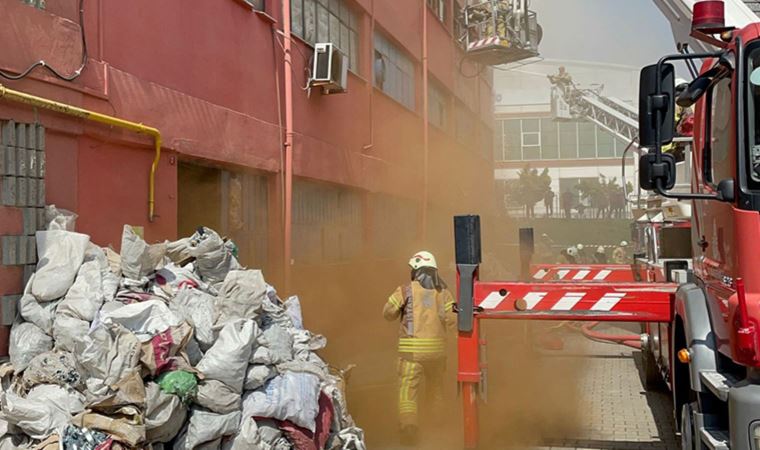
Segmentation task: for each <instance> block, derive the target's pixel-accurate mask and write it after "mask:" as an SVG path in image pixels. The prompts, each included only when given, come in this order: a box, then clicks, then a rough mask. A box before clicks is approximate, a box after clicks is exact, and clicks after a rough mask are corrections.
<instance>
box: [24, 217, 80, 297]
mask: <svg viewBox="0 0 760 450" xmlns="http://www.w3.org/2000/svg"><path fill="white" fill-rule="evenodd" d="M89 242H90V237H89V236H87V235H86V234H80V233H74V232H71V231H63V230H54V231H38V232H37V254H38V255H39V261H38V262H37V272H36V273H35V276H34V282H33V283H32V294H34V296H35V297H36V298H37V300H39V301H46V302H49V301H51V300H57V299H59V298H61V297H63V296H64V295H66V291H68V290H69V288H70V287H71V285H72V284H73V283H74V278H75V277H76V274H77V272H78V271H79V266H81V265H82V261H83V260H84V253H85V250H87V245H88V244H89Z"/></svg>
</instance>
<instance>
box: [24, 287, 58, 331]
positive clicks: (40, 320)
mask: <svg viewBox="0 0 760 450" xmlns="http://www.w3.org/2000/svg"><path fill="white" fill-rule="evenodd" d="M58 303H59V302H45V303H40V302H38V301H37V299H36V298H34V296H33V295H32V294H31V293H29V294H24V295H22V296H21V298H20V299H19V301H18V312H19V314H21V317H22V318H23V319H24V320H26V321H27V322H31V323H33V324H35V325H37V326H38V327H40V329H41V330H42V331H44V332H45V334H47V335H48V336H52V335H53V320H54V319H55V309H56V308H57V307H58Z"/></svg>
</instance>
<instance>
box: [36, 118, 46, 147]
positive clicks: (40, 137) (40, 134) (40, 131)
mask: <svg viewBox="0 0 760 450" xmlns="http://www.w3.org/2000/svg"><path fill="white" fill-rule="evenodd" d="M34 130H35V131H36V132H37V136H36V137H35V141H34V142H35V144H37V150H41V151H45V127H44V126H42V125H39V124H37V126H36V127H35V128H34Z"/></svg>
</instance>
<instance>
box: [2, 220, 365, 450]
mask: <svg viewBox="0 0 760 450" xmlns="http://www.w3.org/2000/svg"><path fill="white" fill-rule="evenodd" d="M48 213H49V216H48V220H49V225H48V227H47V230H46V231H40V232H38V233H37V237H36V238H37V248H38V253H39V263H38V265H37V270H36V272H35V274H34V275H33V276H32V278H31V279H30V280H29V282H28V284H27V286H26V288H25V292H24V295H23V297H22V298H21V299H20V301H19V303H18V314H17V319H16V322H15V323H14V325H13V327H12V329H11V336H10V348H9V353H10V363H8V364H5V365H3V366H0V378H1V380H2V392H1V393H0V435H1V436H2V437H1V438H0V450H5V449H11V448H35V449H49V450H52V449H61V448H62V449H66V450H68V449H76V450H102V449H121V448H147V449H170V448H173V449H235V450H237V449H254V450H256V449H277V450H285V449H295V450H320V449H355V450H363V449H364V448H365V445H364V442H363V441H364V437H363V433H362V431H361V429H359V428H357V427H356V426H355V424H354V422H353V420H352V418H351V416H350V415H349V413H348V410H347V407H346V401H345V397H344V380H343V378H342V377H341V376H340V375H341V373H340V372H339V371H335V370H331V369H330V367H329V366H328V365H327V364H326V363H325V362H324V361H323V360H322V359H321V358H320V357H319V356H318V355H317V353H316V352H317V351H318V350H320V349H322V348H324V347H325V345H326V340H325V338H324V337H323V336H320V335H315V334H312V333H311V332H309V331H308V330H306V329H304V327H303V320H302V316H301V308H300V304H299V301H298V298H297V297H290V298H288V299H287V300H285V301H283V300H281V299H280V298H279V297H278V296H277V293H276V291H275V289H274V288H273V287H272V286H270V285H268V284H267V283H266V281H265V280H264V277H263V276H262V273H261V272H260V271H258V270H247V269H245V268H243V267H241V266H240V264H239V263H238V261H237V259H236V258H235V256H234V253H235V247H234V244H233V243H232V242H230V241H225V240H223V239H222V238H221V237H220V236H219V235H218V234H217V233H215V232H214V231H212V230H210V229H206V228H203V229H199V230H198V231H197V232H196V233H195V234H194V235H193V236H192V237H189V238H185V239H180V240H178V241H175V242H164V243H160V244H155V245H149V244H147V243H146V242H145V241H143V240H142V239H141V238H140V237H139V236H138V235H137V234H136V233H135V231H134V230H133V228H132V227H130V226H125V227H124V232H123V236H122V242H121V254H118V253H116V252H115V251H113V250H112V249H110V248H101V247H98V246H97V245H94V244H93V243H91V242H90V238H89V236H87V235H84V234H80V233H76V232H73V231H71V230H72V229H73V219H74V218H75V216H73V215H71V214H70V213H66V212H64V211H59V210H55V209H53V208H51V209H50V210H49V211H48Z"/></svg>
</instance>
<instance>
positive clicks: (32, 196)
mask: <svg viewBox="0 0 760 450" xmlns="http://www.w3.org/2000/svg"><path fill="white" fill-rule="evenodd" d="M37 181H38V180H37V179H36V178H27V179H26V185H27V188H26V189H27V192H26V195H27V197H26V198H27V200H26V206H39V205H38V204H37V200H38V199H39V196H38V195H37V187H38V183H37Z"/></svg>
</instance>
